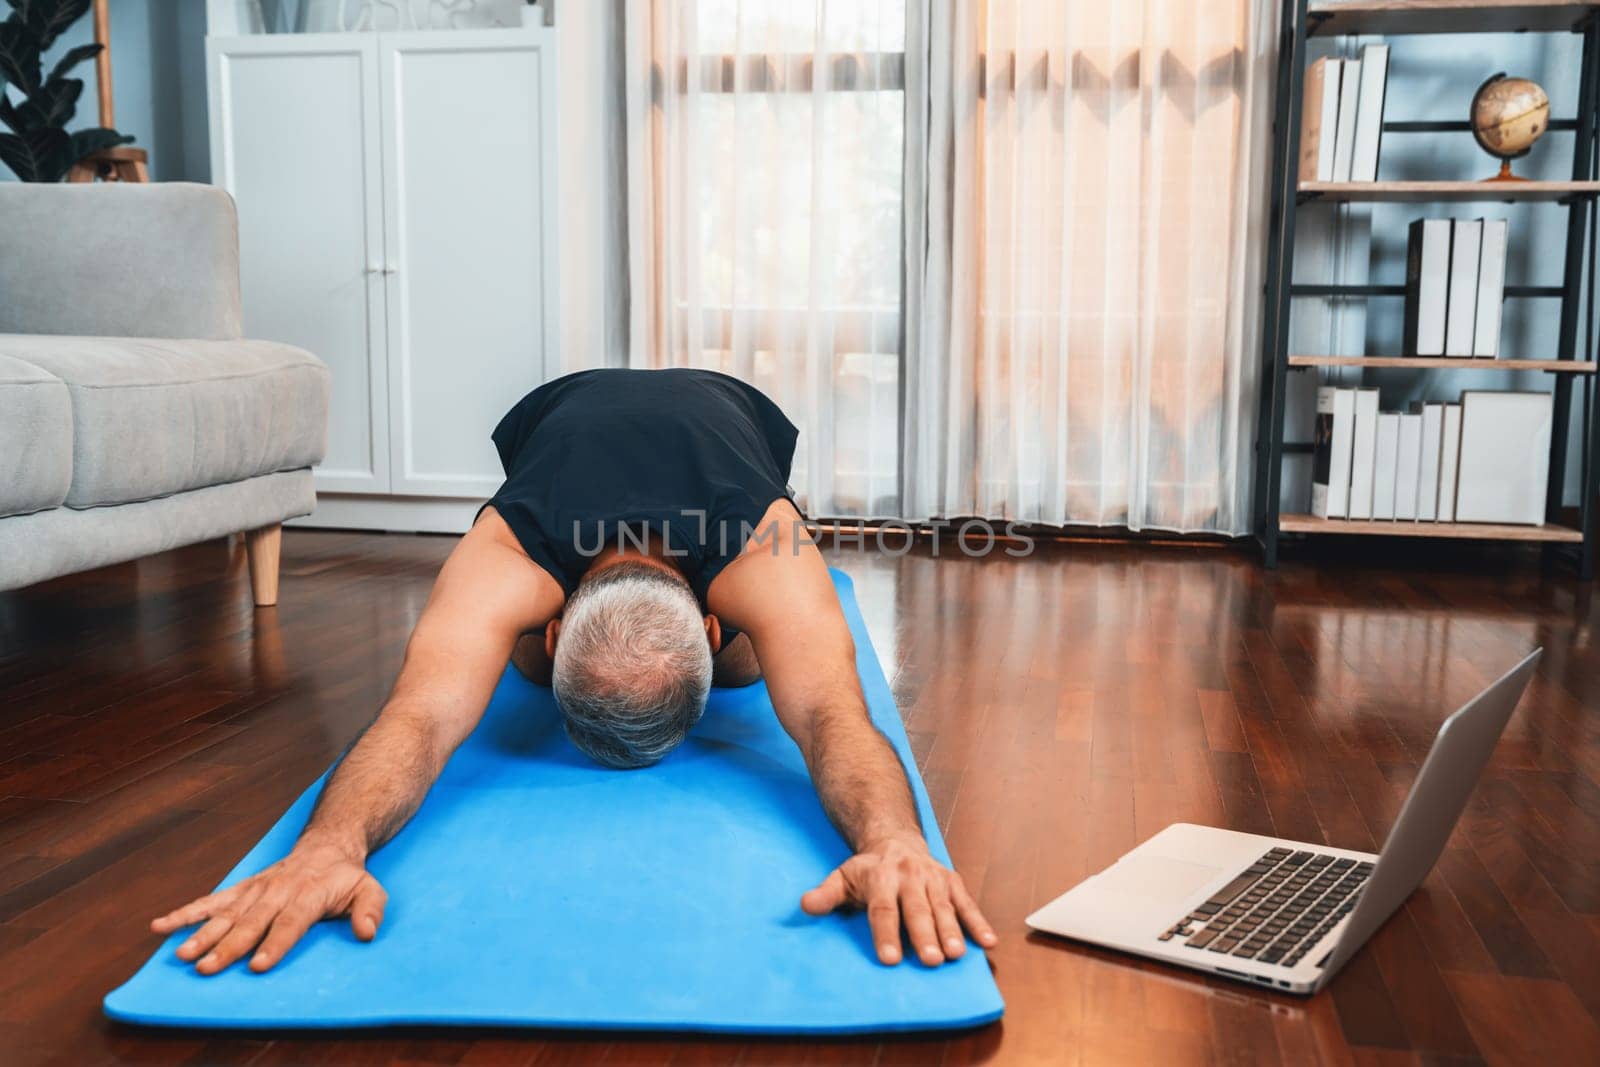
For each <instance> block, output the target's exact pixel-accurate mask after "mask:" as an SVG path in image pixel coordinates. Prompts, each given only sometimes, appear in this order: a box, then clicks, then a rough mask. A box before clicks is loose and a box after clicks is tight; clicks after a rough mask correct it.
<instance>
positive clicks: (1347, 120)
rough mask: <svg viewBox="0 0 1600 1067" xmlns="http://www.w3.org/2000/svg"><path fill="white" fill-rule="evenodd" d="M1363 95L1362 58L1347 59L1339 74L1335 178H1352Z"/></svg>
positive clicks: (1340, 180) (1334, 162) (1334, 160)
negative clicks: (1358, 111) (1351, 166)
mask: <svg viewBox="0 0 1600 1067" xmlns="http://www.w3.org/2000/svg"><path fill="white" fill-rule="evenodd" d="M1360 96H1361V60H1359V59H1347V60H1345V61H1344V70H1343V71H1342V72H1341V73H1340V75H1339V123H1338V125H1337V126H1336V127H1334V137H1333V180H1334V181H1336V182H1347V181H1349V180H1350V164H1351V161H1352V157H1353V156H1354V154H1355V147H1356V104H1357V101H1358V100H1359V99H1360Z"/></svg>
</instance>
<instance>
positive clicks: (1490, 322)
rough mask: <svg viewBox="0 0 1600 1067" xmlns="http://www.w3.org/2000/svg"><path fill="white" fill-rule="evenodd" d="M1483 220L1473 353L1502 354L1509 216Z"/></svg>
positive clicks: (1473, 331) (1478, 354) (1483, 354)
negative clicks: (1501, 320) (1502, 322)
mask: <svg viewBox="0 0 1600 1067" xmlns="http://www.w3.org/2000/svg"><path fill="white" fill-rule="evenodd" d="M1480 221H1482V222H1483V247H1482V248H1481V249H1480V250H1479V252H1478V311H1477V321H1476V323H1475V324H1474V325H1473V330H1472V354H1473V355H1475V356H1490V357H1494V356H1497V355H1499V354H1500V305H1501V303H1502V302H1503V301H1504V300H1505V298H1506V220H1505V219H1487V220H1480Z"/></svg>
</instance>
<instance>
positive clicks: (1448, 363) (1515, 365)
mask: <svg viewBox="0 0 1600 1067" xmlns="http://www.w3.org/2000/svg"><path fill="white" fill-rule="evenodd" d="M1289 366H1291V367H1405V368H1406V369H1407V370H1497V371H1511V370H1536V371H1545V372H1546V373H1548V374H1593V373H1594V364H1593V363H1586V362H1583V361H1581V360H1576V359H1468V358H1466V357H1459V358H1458V357H1456V356H1290V357H1289Z"/></svg>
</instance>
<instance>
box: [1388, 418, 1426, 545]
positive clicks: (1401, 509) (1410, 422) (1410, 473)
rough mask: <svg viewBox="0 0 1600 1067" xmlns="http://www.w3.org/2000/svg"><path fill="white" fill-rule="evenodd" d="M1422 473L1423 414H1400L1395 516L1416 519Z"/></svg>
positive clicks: (1396, 463)
mask: <svg viewBox="0 0 1600 1067" xmlns="http://www.w3.org/2000/svg"><path fill="white" fill-rule="evenodd" d="M1421 474H1422V416H1421V415H1401V416H1400V443H1399V444H1398V445H1397V446H1396V447H1395V461H1394V517H1395V518H1397V519H1413V520H1414V519H1416V517H1417V480H1418V478H1419V476H1420V475H1421Z"/></svg>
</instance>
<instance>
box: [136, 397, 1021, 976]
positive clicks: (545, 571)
mask: <svg viewBox="0 0 1600 1067" xmlns="http://www.w3.org/2000/svg"><path fill="white" fill-rule="evenodd" d="M796 437H797V431H796V430H795V428H794V426H793V425H792V424H790V422H789V421H788V419H786V418H784V416H783V414H782V412H780V411H779V410H778V407H777V405H775V404H774V403H773V402H772V401H771V400H769V399H768V398H767V397H765V396H764V395H762V394H761V393H760V392H759V391H758V390H756V389H754V388H752V387H751V386H748V385H745V384H744V383H742V382H740V381H738V380H737V379H734V378H730V377H727V376H726V375H722V374H715V373H712V372H709V371H699V370H661V371H631V370H597V371H585V372H583V373H580V374H573V375H569V376H567V377H564V378H560V379H557V380H556V381H553V382H550V383H548V384H546V385H544V386H542V387H540V388H538V389H536V390H534V391H533V392H532V393H530V394H528V396H526V397H525V398H523V400H522V401H520V402H519V403H518V404H517V405H516V406H515V407H514V408H512V409H511V411H510V412H509V413H507V415H506V416H505V418H504V419H502V420H501V422H500V424H499V426H498V427H496V429H495V431H494V443H495V447H496V448H497V449H498V450H499V453H500V459H501V462H502V464H503V465H504V466H505V471H506V480H505V484H504V485H503V486H502V487H501V488H500V491H499V492H498V493H496V494H495V496H494V497H493V498H492V499H491V500H490V501H489V503H488V504H487V505H486V506H485V507H484V509H483V510H482V511H481V512H480V513H479V516H478V519H477V521H476V522H475V523H474V524H473V526H472V529H471V530H470V531H468V532H467V534H466V536H465V537H463V538H462V539H461V541H460V543H459V544H458V545H457V546H456V547H455V549H454V550H453V551H452V552H451V553H450V558H449V559H448V560H446V562H445V565H444V567H443V569H442V570H441V571H440V573H439V577H438V580H437V581H436V582H435V584H434V587H433V592H432V595H431V596H430V597H429V598H428V604H427V607H426V608H425V609H424V611H423V613H422V617H421V618H420V619H419V620H418V622H417V627H416V630H415V631H414V632H413V633H412V635H411V640H410V642H409V643H408V644H407V646H406V655H405V662H404V665H403V666H402V668H401V671H400V677H399V679H398V680H397V681H396V682H395V686H394V690H393V692H392V693H391V694H390V696H389V699H388V702H387V703H386V704H385V705H384V707H383V710H382V711H381V712H380V713H379V714H378V716H377V718H376V719H375V720H374V721H373V723H372V725H371V726H370V727H368V729H367V730H366V732H365V733H364V734H363V735H362V736H361V738H360V740H359V741H357V743H356V744H355V745H354V746H353V747H352V748H351V749H350V751H349V753H348V754H347V755H346V756H345V758H344V759H343V760H342V761H341V762H340V764H339V766H338V769H337V770H335V771H334V773H333V775H332V777H331V778H330V779H329V780H328V784H327V787H326V788H325V789H324V790H323V791H322V795H321V797H320V798H319V799H318V802H317V806H316V808H315V810H314V811H313V812H312V815H311V818H310V820H309V821H308V822H307V824H306V828H305V830H304V831H303V832H302V834H301V835H300V839H299V841H298V842H296V844H295V846H294V848H293V849H292V850H291V851H290V853H289V855H288V856H286V857H285V858H284V859H282V860H280V861H279V862H277V863H275V864H273V865H272V866H271V867H268V868H267V869H266V870H264V871H262V872H261V873H259V874H257V875H254V876H253V877H251V878H247V879H245V880H244V881H242V882H240V883H238V884H237V885H235V886H233V887H231V888H229V889H225V890H223V891H221V892H219V893H213V894H210V895H209V896H205V897H201V898H200V899H198V900H195V901H193V902H192V903H190V904H187V905H185V906H184V907H181V908H178V909H177V910H176V911H173V912H171V913H169V914H167V915H165V916H162V917H161V918H159V919H156V920H155V921H154V922H153V923H151V928H152V929H153V930H155V931H156V932H157V933H161V934H167V933H171V932H172V931H173V930H176V929H179V928H180V927H183V926H188V925H191V924H194V923H201V924H203V925H201V926H200V928H199V929H198V930H196V931H195V933H194V934H193V935H192V936H190V937H189V938H188V939H187V940H186V941H184V942H183V944H182V945H181V946H180V947H179V948H178V956H179V958H180V959H183V960H185V961H190V962H193V963H194V964H195V969H196V970H198V971H199V972H200V973H201V974H215V973H217V972H219V971H221V970H223V969H224V968H225V967H227V966H229V965H230V964H232V963H233V962H234V961H236V960H238V959H241V958H242V957H244V956H246V955H249V956H250V962H249V966H250V969H251V970H254V971H265V970H267V969H269V968H270V967H272V966H273V965H274V964H276V963H277V962H278V961H279V960H281V959H282V958H283V957H284V955H285V954H286V953H287V952H288V951H289V949H290V948H291V947H292V946H293V945H294V943H295V942H296V941H298V940H299V939H300V938H301V936H303V935H304V934H305V932H306V930H308V929H309V928H310V927H311V925H312V924H313V923H316V922H318V921H319V920H322V919H325V918H332V917H336V916H348V917H349V919H350V925H351V928H352V930H353V931H354V933H355V935H356V937H358V938H360V939H362V940H371V939H372V938H373V937H374V936H375V935H376V933H377V929H378V925H379V924H380V923H381V922H382V921H383V909H384V903H385V901H386V895H385V893H384V891H383V888H382V887H381V886H379V884H378V882H377V880H376V879H374V878H373V877H372V875H371V874H369V873H368V872H367V870H366V866H365V864H366V860H367V857H368V856H369V855H370V854H371V853H372V852H373V851H374V850H375V849H377V848H378V847H379V846H381V845H382V844H383V843H384V842H385V841H387V840H389V838H391V837H392V836H394V834H395V833H396V832H398V831H399V830H400V828H401V827H402V826H404V825H405V823H406V821H407V820H408V819H409V818H410V817H411V816H412V815H413V814H414V813H415V812H416V810H417V808H418V806H419V805H420V804H421V803H422V799H423V797H424V796H425V795H426V794H427V792H428V789H429V788H430V787H431V786H432V785H433V782H434V781H435V780H436V779H437V778H438V776H439V774H440V772H441V771H442V770H443V769H444V765H445V762H446V761H447V760H448V759H449V758H450V756H451V754H452V753H453V752H454V751H455V749H456V747H457V746H458V745H460V744H461V742H462V741H463V740H464V739H465V738H466V737H467V735H468V734H469V733H471V732H472V730H473V728H474V727H475V726H476V725H477V724H478V720H479V719H480V718H481V717H482V716H483V712H484V708H485V707H486V706H487V704H488V702H489V697H490V694H492V693H493V692H494V688H495V684H496V682H497V681H498V680H499V678H500V675H501V673H502V671H503V670H504V669H505V665H506V663H507V661H508V660H510V661H512V662H514V663H515V664H516V666H517V668H518V669H519V670H521V671H522V672H523V673H524V674H526V675H528V677H530V678H531V679H533V680H534V681H537V682H541V683H543V684H552V685H553V686H554V690H555V697H556V703H557V705H558V706H559V707H560V709H561V714H562V719H563V721H564V724H565V727H566V731H567V735H568V736H569V737H570V738H571V739H572V742H573V744H575V745H576V746H577V747H578V748H580V749H581V750H583V751H584V752H585V753H587V754H588V755H589V756H590V757H592V758H593V759H595V760H596V761H597V762H599V763H601V764H604V765H606V766H608V767H615V768H630V767H643V766H647V765H649V764H651V763H654V762H656V761H657V760H660V759H661V758H662V757H663V756H665V755H666V754H667V753H668V752H670V751H671V750H672V749H673V748H674V747H675V746H676V745H678V744H679V743H680V742H682V741H683V739H684V736H685V735H686V734H687V733H688V732H689V730H690V729H691V728H692V727H693V726H694V724H695V722H696V721H697V720H698V719H699V717H700V714H701V712H702V711H703V710H704V708H705V703H706V696H707V693H708V691H709V690H710V688H711V686H712V685H713V684H723V685H729V684H733V685H737V684H749V683H750V682H753V681H755V680H756V679H757V678H759V677H762V676H763V675H764V676H765V678H766V682H767V687H768V689H769V690H770V692H771V696H772V704H773V707H774V709H775V710H776V711H777V714H778V718H779V720H780V721H781V723H782V725H783V727H784V729H785V730H786V731H787V732H788V734H789V736H790V737H792V738H793V739H794V741H795V744H796V745H798V746H799V748H800V751H801V754H802V755H803V756H804V758H805V762H806V766H807V768H808V769H809V770H810V772H811V777H812V781H813V783H814V784H815V786H816V789H817V794H818V796H819V797H820V798H821V800H822V804H823V807H824V808H825V809H826V811H827V813H828V816H829V818H831V819H832V820H833V823H834V825H835V826H836V827H837V828H838V829H839V832H840V833H841V834H843V835H844V838H845V840H846V841H848V842H849V844H850V847H851V848H852V850H853V851H854V855H853V856H852V857H851V858H850V859H849V860H847V861H846V862H845V863H843V864H842V865H840V866H839V868H838V869H836V870H835V871H833V872H832V873H831V874H829V875H828V877H827V878H826V879H824V880H823V882H822V883H821V884H820V885H818V886H817V887H816V888H814V889H812V890H810V891H809V892H807V893H805V894H804V895H803V896H802V897H801V898H800V905H801V907H802V908H803V909H804V910H805V911H807V912H809V913H810V914H812V915H825V914H827V913H829V912H831V911H833V910H835V909H837V908H840V907H846V906H851V907H862V908H865V909H866V911H867V917H868V920H869V923H870V925H871V928H872V933H873V940H874V942H875V944H876V946H877V954H878V958H879V959H880V960H881V961H882V962H883V963H885V964H891V965H892V964H896V963H899V962H900V958H901V928H902V926H903V927H904V931H905V934H906V936H907V937H909V939H910V945H911V947H912V950H913V951H914V952H915V954H916V955H917V956H918V958H919V959H920V960H921V961H922V962H923V963H924V964H926V965H928V966H936V965H938V964H940V963H942V962H944V961H945V960H947V959H955V958H957V957H959V956H961V955H962V953H963V952H964V951H965V945H966V942H965V938H964V937H963V927H964V928H965V930H966V931H967V932H970V933H971V935H972V936H973V937H974V938H975V939H976V940H977V941H978V942H979V943H980V944H982V945H985V946H988V945H992V944H994V942H995V934H994V931H993V930H992V929H991V928H990V926H989V924H988V923H987V922H986V921H985V920H984V918H983V916H982V914H981V913H980V912H979V910H978V906H977V904H976V903H975V902H974V900H973V899H972V896H971V895H970V894H969V893H968V892H967V890H966V888H965V887H964V886H963V885H962V883H961V879H960V877H959V876H958V875H956V874H955V872H953V871H950V870H948V869H946V868H945V867H943V866H941V865H940V864H939V863H938V862H937V861H935V860H934V859H933V857H932V856H931V855H929V853H928V849H927V845H926V843H925V842H924V840H923V837H922V831H921V828H920V826H919V824H918V820H917V811H916V805H915V803H914V801H913V799H912V795H911V790H910V787H909V785H908V783H907V781H906V777H905V771H904V769H903V768H902V767H901V765H900V761H899V759H898V757H897V756H896V755H895V752H894V749H893V748H892V747H891V746H890V744H889V742H888V741H887V740H886V739H885V738H884V736H883V735H882V734H880V733H879V732H878V730H877V728H876V727H874V726H873V725H872V722H871V720H870V719H869V718H868V715H867V708H866V701H865V699H864V698H863V696H862V694H861V686H860V683H859V681H858V680H857V678H856V670H855V648H854V645H853V642H852V640H851V637H850V630H849V627H848V626H847V624H846V623H845V619H844V614H843V612H842V611H841V610H840V608H839V602H838V599H837V597H836V596H835V595H834V591H833V583H832V582H831V580H830V579H829V576H828V568H827V566H826V565H825V564H824V563H823V560H822V556H821V554H820V553H818V552H817V550H816V547H815V545H814V544H812V542H811V539H810V538H809V536H807V533H806V531H805V529H804V528H803V526H802V520H801V516H800V514H799V512H798V511H797V510H796V509H795V506H794V504H793V503H792V502H791V501H790V499H789V495H788V490H787V482H788V477H789V466H790V461H791V459H792V457H793V454H794V445H795V439H796ZM551 860H552V862H560V857H551Z"/></svg>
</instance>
